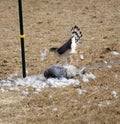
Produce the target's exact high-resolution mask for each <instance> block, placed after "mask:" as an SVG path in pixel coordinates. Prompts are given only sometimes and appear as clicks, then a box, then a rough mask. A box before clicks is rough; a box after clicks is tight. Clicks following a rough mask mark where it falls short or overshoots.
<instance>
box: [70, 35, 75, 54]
mask: <svg viewBox="0 0 120 124" xmlns="http://www.w3.org/2000/svg"><path fill="white" fill-rule="evenodd" d="M70 53H76V42H75V38H74V37H73V38H72V44H71V51H70Z"/></svg>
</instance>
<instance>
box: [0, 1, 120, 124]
mask: <svg viewBox="0 0 120 124" xmlns="http://www.w3.org/2000/svg"><path fill="white" fill-rule="evenodd" d="M23 5H24V6H23V7H24V9H23V10H24V11H23V12H24V13H23V14H24V25H25V35H26V38H25V41H26V42H25V48H26V65H27V70H28V75H33V74H41V73H43V71H44V70H45V69H46V68H48V67H49V66H50V65H53V64H55V63H56V62H57V61H59V58H57V57H55V56H54V54H52V53H49V55H48V56H47V57H46V59H45V61H44V62H41V61H40V51H42V50H44V49H45V48H47V49H49V48H50V47H51V46H52V47H53V46H60V45H61V44H62V43H63V42H64V41H65V40H66V39H68V38H69V36H70V29H71V27H72V26H73V25H74V24H76V25H78V26H79V27H80V28H81V31H82V33H83V43H82V44H81V45H80V46H79V47H78V53H77V54H76V55H75V56H73V58H74V59H75V60H76V59H78V58H79V55H80V54H83V55H84V57H85V59H84V60H80V59H78V61H74V62H73V63H72V64H73V65H76V66H78V67H80V66H87V67H88V68H87V70H86V72H92V73H94V74H95V75H96V80H95V81H94V80H91V81H90V82H89V83H83V82H82V81H81V79H79V80H80V81H81V83H80V86H78V87H80V88H81V89H84V90H87V93H85V94H83V95H79V94H78V93H77V92H76V88H77V87H74V86H69V87H65V88H52V89H44V90H43V91H42V92H41V93H40V94H33V93H32V92H31V93H30V94H29V95H28V96H23V95H21V93H20V92H7V93H0V123H1V124H119V123H120V55H118V56H113V55H111V54H110V51H112V50H116V51H117V52H119V53H120V1H119V0H106V1H105V0H84V1H83V0H66V1H64V0H51V1H48V0H36V1H35V0H29V1H28V0H24V2H23ZM0 17H1V20H0V27H1V28H0V33H1V35H0V46H1V49H0V78H1V79H5V78H7V77H8V75H9V74H12V73H14V72H16V71H17V72H18V74H19V75H18V76H21V59H20V51H19V47H20V44H19V39H18V34H19V24H18V12H17V1H13V0H9V1H5V0H0ZM51 58H52V59H51ZM104 61H108V62H109V63H110V65H112V68H108V67H107V66H106V65H105V64H103V62H104ZM113 90H114V91H116V92H117V98H114V97H112V96H111V92H112V91H113ZM109 103H110V104H109ZM100 105H102V106H101V107H99V106H100ZM56 108H57V110H56V111H55V110H54V109H56ZM53 110H54V111H53Z"/></svg>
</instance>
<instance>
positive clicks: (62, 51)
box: [50, 25, 82, 58]
mask: <svg viewBox="0 0 120 124" xmlns="http://www.w3.org/2000/svg"><path fill="white" fill-rule="evenodd" d="M71 33H72V36H71V38H70V39H69V40H68V41H67V42H66V43H64V44H63V45H62V46H61V47H59V48H50V51H53V52H55V53H57V55H59V56H60V57H62V58H67V56H68V55H70V54H74V53H76V47H77V44H78V43H81V42H82V41H81V37H82V33H81V31H80V29H79V28H78V26H76V25H75V26H74V27H72V29H71Z"/></svg>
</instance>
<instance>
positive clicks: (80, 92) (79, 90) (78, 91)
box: [76, 88, 87, 95]
mask: <svg viewBox="0 0 120 124" xmlns="http://www.w3.org/2000/svg"><path fill="white" fill-rule="evenodd" d="M76 91H77V93H78V94H79V95H82V94H85V93H87V90H82V89H79V88H77V89H76Z"/></svg>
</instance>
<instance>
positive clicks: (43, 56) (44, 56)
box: [40, 49, 48, 61]
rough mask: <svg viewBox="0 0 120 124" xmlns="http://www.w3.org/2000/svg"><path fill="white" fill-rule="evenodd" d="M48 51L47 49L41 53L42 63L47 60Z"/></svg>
mask: <svg viewBox="0 0 120 124" xmlns="http://www.w3.org/2000/svg"><path fill="white" fill-rule="evenodd" d="M47 51H48V50H47V49H45V50H44V51H41V52H40V58H41V61H44V60H45V58H46V55H47Z"/></svg>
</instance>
